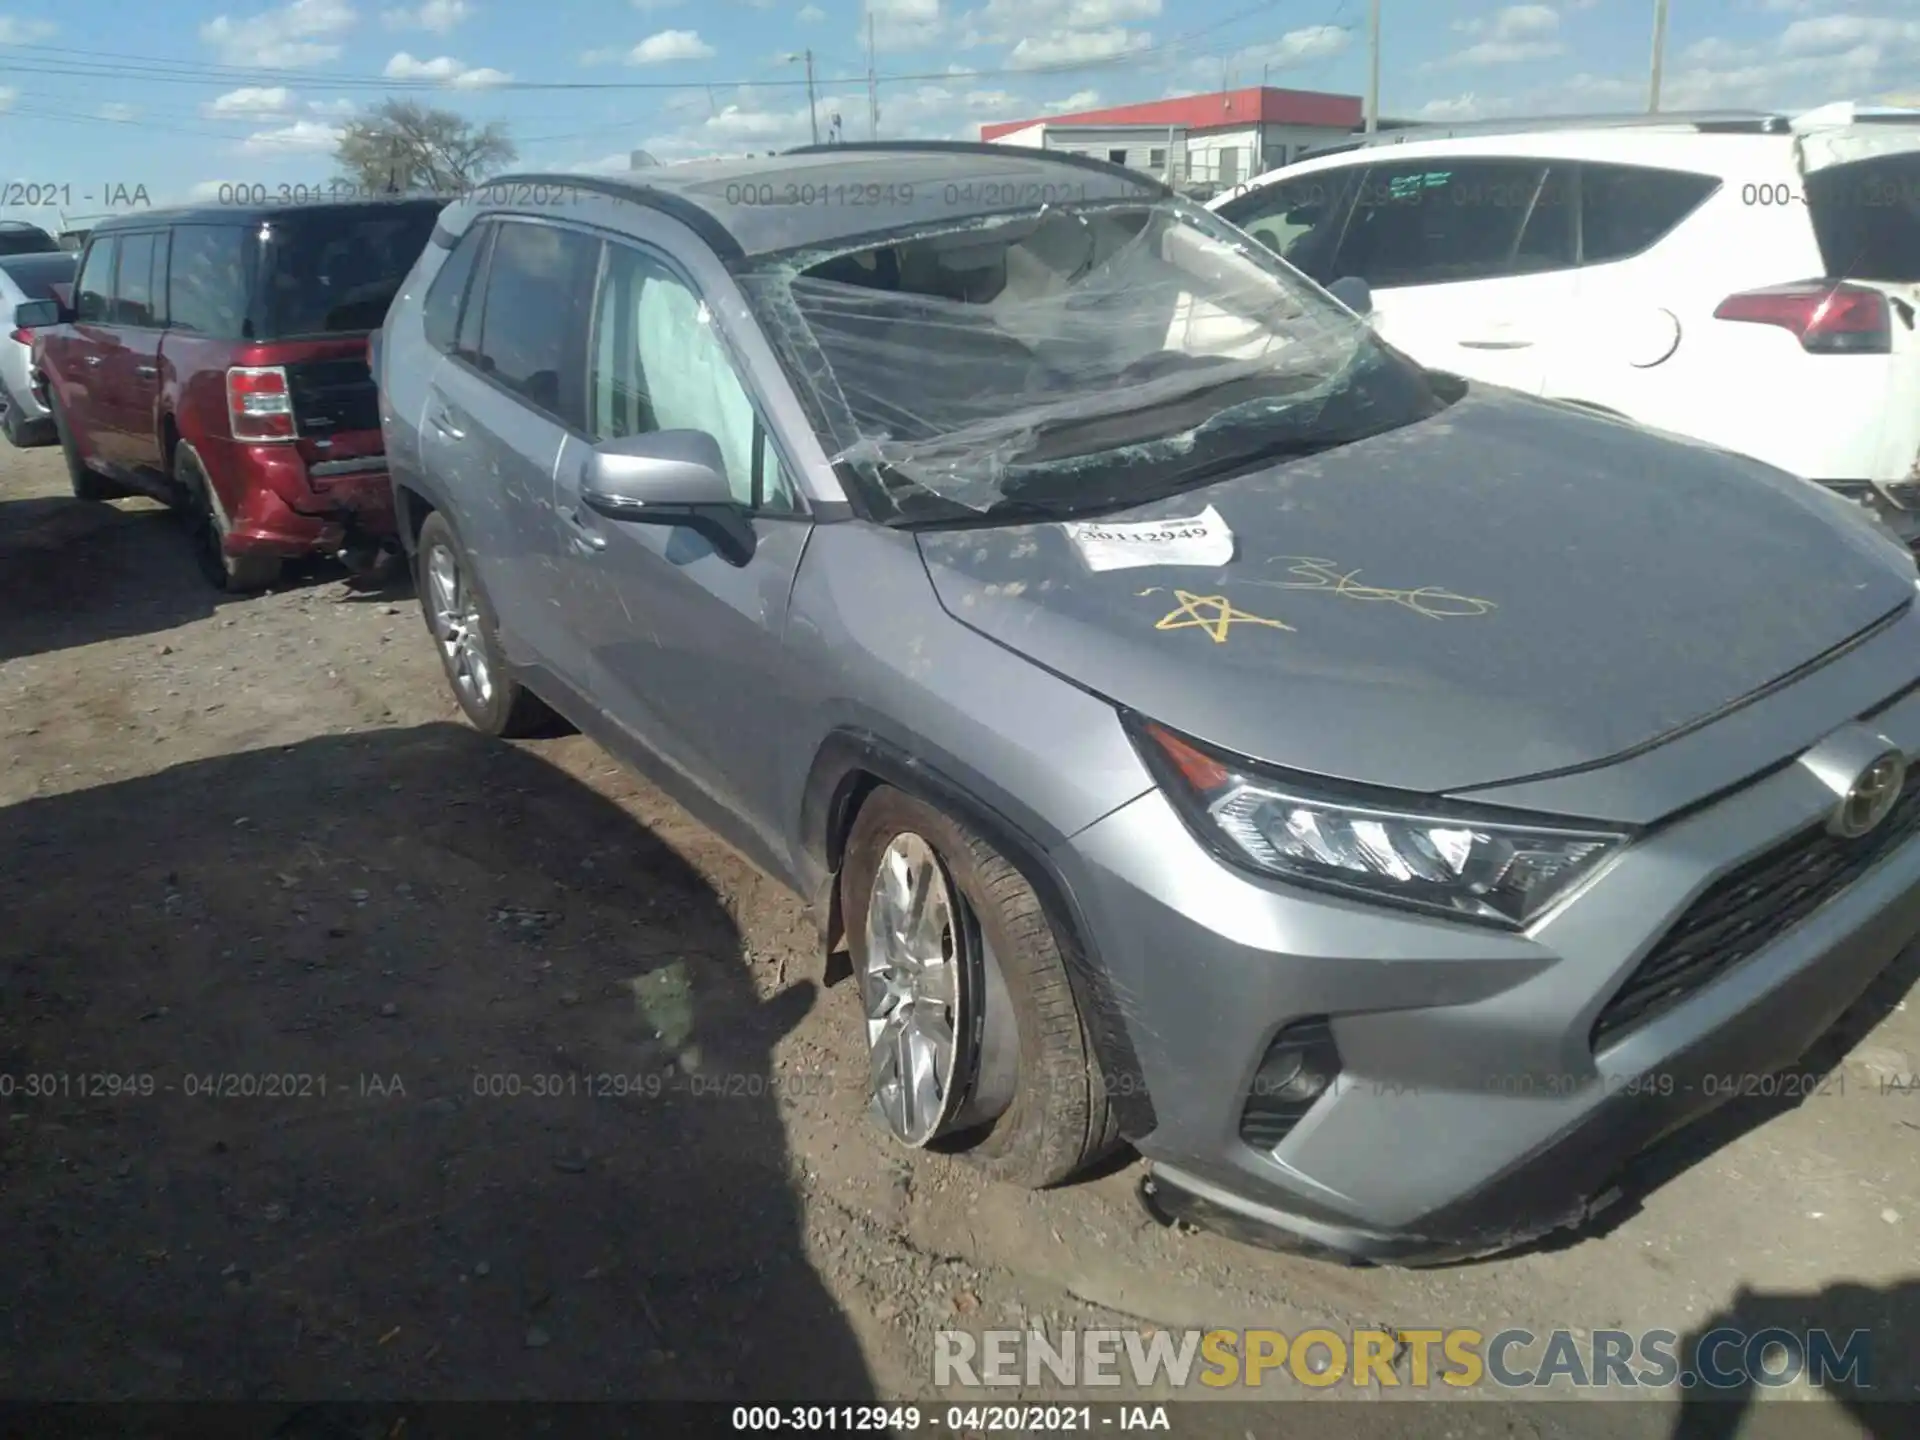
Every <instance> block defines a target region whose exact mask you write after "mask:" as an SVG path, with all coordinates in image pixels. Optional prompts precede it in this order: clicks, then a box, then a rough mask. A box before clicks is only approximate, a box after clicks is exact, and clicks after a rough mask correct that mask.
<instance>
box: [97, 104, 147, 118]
mask: <svg viewBox="0 0 1920 1440" xmlns="http://www.w3.org/2000/svg"><path fill="white" fill-rule="evenodd" d="M139 113H140V107H139V106H138V105H128V104H126V103H125V102H124V101H120V100H110V101H108V102H107V103H106V104H105V105H102V106H101V107H100V110H99V115H100V118H101V119H102V120H119V121H127V120H131V119H133V118H134V117H135V116H136V115H138V114H139Z"/></svg>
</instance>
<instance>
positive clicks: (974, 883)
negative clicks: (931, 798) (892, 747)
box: [840, 786, 1119, 1189]
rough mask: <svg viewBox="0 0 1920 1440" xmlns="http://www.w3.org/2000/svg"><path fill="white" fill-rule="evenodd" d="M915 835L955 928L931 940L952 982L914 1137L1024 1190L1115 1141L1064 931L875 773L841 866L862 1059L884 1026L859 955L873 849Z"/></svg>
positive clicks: (958, 834) (973, 846)
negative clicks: (933, 1105) (929, 1104)
mask: <svg viewBox="0 0 1920 1440" xmlns="http://www.w3.org/2000/svg"><path fill="white" fill-rule="evenodd" d="M903 837H906V838H905V839H903ZM915 841H918V842H921V843H924V845H925V846H926V847H927V848H928V849H930V850H931V852H932V854H933V855H934V856H935V857H937V860H938V865H939V871H940V873H942V874H943V875H944V877H945V879H946V880H947V881H948V883H949V887H950V889H949V897H950V899H951V900H952V901H955V902H957V903H954V904H953V905H952V907H951V908H952V911H953V913H954V917H955V925H954V929H955V931H956V932H957V933H956V934H955V935H954V937H953V939H952V942H951V943H950V944H945V943H943V945H942V948H943V949H944V950H946V951H948V952H949V953H951V954H953V955H954V956H955V957H956V969H955V976H956V978H957V980H958V981H959V986H960V1003H959V1004H958V1005H957V1006H956V1007H955V1009H956V1011H957V1013H953V1014H951V1015H950V1017H949V1019H950V1029H951V1031H952V1033H953V1035H954V1036H955V1043H954V1046H953V1049H954V1052H955V1059H954V1062H953V1069H952V1082H951V1085H950V1087H949V1099H948V1102H947V1104H948V1108H949V1111H950V1113H949V1115H948V1116H947V1117H946V1118H945V1119H944V1120H943V1122H942V1128H940V1129H939V1130H938V1131H936V1132H935V1133H933V1134H931V1135H929V1136H927V1137H926V1139H925V1140H924V1141H921V1142H919V1143H923V1144H925V1145H926V1146H928V1147H929V1148H938V1149H942V1150H948V1151H952V1152H954V1153H957V1154H960V1155H962V1156H964V1158H966V1159H967V1160H968V1161H969V1162H971V1163H972V1164H973V1165H974V1166H975V1167H976V1168H978V1169H980V1170H981V1171H983V1172H984V1173H986V1174H988V1175H990V1176H991V1177H993V1178H994V1179H998V1180H1005V1181H1009V1182H1012V1183H1014V1184H1019V1185H1024V1186H1027V1187H1029V1188H1031V1189H1044V1188H1046V1187H1047V1186H1050V1185H1058V1184H1060V1183H1061V1182H1062V1181H1065V1180H1068V1179H1071V1178H1072V1177H1073V1176H1075V1175H1077V1174H1079V1173H1080V1172H1081V1171H1083V1170H1085V1169H1086V1168H1087V1167H1088V1166H1090V1165H1092V1164H1093V1163H1095V1162H1096V1161H1098V1160H1099V1159H1100V1158H1101V1157H1102V1156H1104V1155H1106V1154H1107V1153H1109V1152H1110V1151H1112V1150H1113V1149H1114V1148H1115V1146H1116V1145H1117V1144H1118V1143H1119V1131H1118V1128H1117V1118H1116V1117H1115V1116H1114V1114H1113V1112H1112V1107H1111V1106H1110V1105H1109V1103H1108V1091H1107V1083H1106V1080H1105V1077H1104V1076H1103V1074H1102V1072H1101V1069H1100V1062H1099V1058H1098V1056H1097V1055H1096V1053H1095V1051H1094V1047H1093V1041H1092V1037H1091V1036H1090V1035H1089V1033H1088V1031H1087V1026H1086V1024H1085V1022H1084V1020H1083V1019H1082V1017H1081V1014H1080V1007H1079V1004H1078V1002H1077V1001H1076V999H1075V998H1074V993H1073V986H1072V982H1071V981H1070V980H1069V978H1068V970H1067V966H1068V963H1069V958H1068V957H1069V953H1070V952H1069V950H1068V949H1067V948H1066V947H1068V946H1070V945H1071V943H1072V941H1071V937H1070V935H1068V934H1067V932H1065V931H1064V929H1063V928H1061V927H1056V926H1055V925H1054V923H1053V922H1052V920H1051V919H1050V917H1049V916H1048V914H1047V912H1046V909H1045V907H1044V906H1043V905H1042V903H1041V901H1040V898H1039V896H1038V895H1037V894H1036V893H1035V892H1034V889H1033V887H1032V885H1030V884H1029V883H1028V882H1027V879H1026V877H1025V876H1023V875H1022V874H1021V873H1020V872H1019V870H1017V869H1016V868H1015V867H1014V866H1013V865H1012V864H1010V863H1009V862H1008V861H1007V859H1006V858H1005V857H1004V856H1002V855H1001V854H1000V853H999V852H998V851H996V850H995V849H994V848H993V847H992V846H991V845H989V844H988V843H987V842H986V841H984V840H982V839H981V838H980V837H979V836H977V835H975V834H973V833H972V832H971V831H970V830H968V829H967V828H965V827H964V826H962V825H960V824H959V823H958V822H956V821H955V820H953V819H952V818H950V817H949V816H947V815H945V814H943V813H942V812H940V811H939V810H936V809H934V808H933V807H932V806H930V805H927V804H925V803H923V802H922V801H920V800H917V799H915V798H913V797H912V796H910V795H907V794H905V793H904V792H902V791H899V790H895V789H892V788H890V787H886V786H882V787H881V788H879V789H877V790H875V791H874V792H873V794H872V795H871V796H869V797H868V799H867V801H866V803H865V804H864V805H863V806H861V808H860V812H859V814H858V815H857V816H856V817H855V819H854V823H853V829H852V831H851V833H850V834H849V835H848V837H847V847H846V858H845V862H844V864H843V865H842V867H841V875H840V884H841V904H842V913H843V914H844V915H845V916H846V917H847V923H846V930H847V943H848V946H849V948H850V949H851V951H852V953H853V963H854V972H855V974H856V976H857V977H858V979H859V981H860V984H859V986H858V987H857V988H858V990H859V992H860V995H861V999H862V1009H863V1012H864V1014H865V1018H866V1020H867V1033H868V1036H869V1047H870V1052H869V1053H870V1058H872V1059H874V1060H876V1061H877V1060H879V1051H880V1048H881V1045H882V1044H884V1043H886V1037H887V1033H888V1032H886V1031H885V1030H882V1031H881V1032H880V1033H881V1041H880V1043H879V1044H876V1043H875V1042H874V1039H873V1036H874V1032H875V1026H876V1024H877V1023H878V1022H877V1021H876V1019H875V999H876V996H878V995H879V994H881V993H882V992H883V990H884V987H883V986H882V984H881V983H880V982H879V981H877V980H876V979H875V978H874V971H873V967H872V966H871V965H870V964H869V961H870V958H872V955H871V952H872V950H873V948H874V945H873V942H874V935H873V934H870V932H869V926H870V923H871V916H870V906H871V905H872V902H873V897H874V893H875V890H876V888H878V886H879V884H880V876H881V865H882V862H883V861H888V862H889V863H890V864H891V863H893V862H892V860H890V858H889V857H897V856H900V855H905V854H910V853H913V852H914V851H915V848H916V847H915V844H914V842H915ZM883 903H884V902H883ZM928 903H929V905H930V906H931V907H932V909H933V910H935V911H937V910H938V909H939V908H940V907H939V903H938V902H937V901H930V902H928ZM922 973H925V972H924V971H923V972H922ZM996 1032H997V1033H996ZM883 1066H884V1062H881V1063H874V1064H870V1067H869V1068H870V1072H871V1073H872V1074H873V1075H874V1076H875V1078H874V1079H873V1080H872V1081H871V1082H870V1084H872V1086H873V1087H874V1089H873V1090H872V1091H871V1092H870V1097H869V1098H870V1100H872V1102H873V1107H874V1109H875V1112H876V1113H877V1114H879V1115H880V1116H881V1117H882V1119H883V1123H887V1124H888V1126H889V1128H890V1129H891V1130H892V1133H893V1135H894V1138H895V1139H897V1140H902V1141H903V1142H904V1143H907V1144H914V1143H916V1140H915V1139H914V1138H910V1137H909V1136H908V1135H907V1134H903V1133H902V1128H901V1127H900V1126H899V1125H898V1124H897V1123H895V1121H893V1120H892V1119H889V1118H888V1114H889V1111H888V1103H889V1101H888V1098H887V1096H889V1095H892V1094H895V1093H897V1092H895V1091H892V1090H888V1089H887V1085H886V1081H885V1078H884V1075H883ZM883 1091H885V1092H886V1093H885V1094H884V1095H883V1093H882V1092H883Z"/></svg>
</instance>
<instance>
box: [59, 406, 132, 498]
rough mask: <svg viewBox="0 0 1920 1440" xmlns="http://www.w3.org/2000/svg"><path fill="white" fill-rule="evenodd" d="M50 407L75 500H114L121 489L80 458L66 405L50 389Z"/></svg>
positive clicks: (68, 481) (68, 482) (69, 484)
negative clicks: (69, 427)
mask: <svg viewBox="0 0 1920 1440" xmlns="http://www.w3.org/2000/svg"><path fill="white" fill-rule="evenodd" d="M47 409H48V410H50V411H51V412H52V413H53V433H54V434H55V435H57V436H59V437H60V453H61V454H62V455H63V456H65V457H66V462H67V484H68V486H69V487H71V489H72V491H73V498H74V499H76V500H88V501H99V500H111V499H113V498H114V497H115V496H116V495H119V494H120V493H121V491H120V488H119V487H118V486H117V485H115V484H114V483H113V482H112V481H110V480H108V479H107V478H106V476H104V475H96V474H95V473H94V472H93V470H92V469H91V468H89V466H88V465H87V462H86V461H85V460H84V459H82V458H81V456H80V450H79V447H77V446H76V445H75V444H74V443H73V432H72V431H71V430H69V429H68V428H67V408H66V406H64V405H62V404H61V403H60V397H59V396H58V395H55V394H54V393H53V392H52V391H51V390H49V391H48V392H47Z"/></svg>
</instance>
